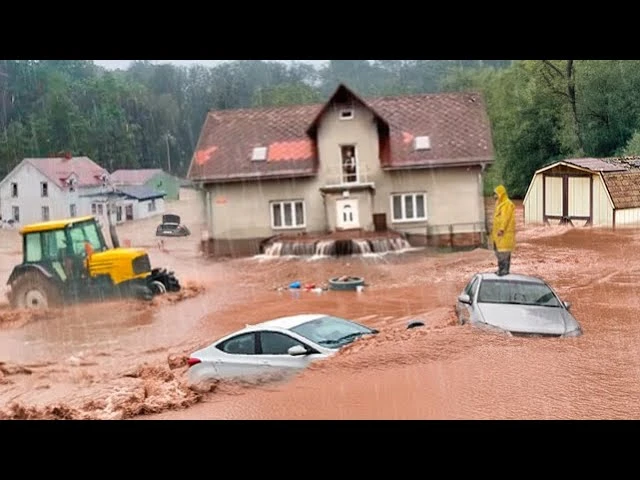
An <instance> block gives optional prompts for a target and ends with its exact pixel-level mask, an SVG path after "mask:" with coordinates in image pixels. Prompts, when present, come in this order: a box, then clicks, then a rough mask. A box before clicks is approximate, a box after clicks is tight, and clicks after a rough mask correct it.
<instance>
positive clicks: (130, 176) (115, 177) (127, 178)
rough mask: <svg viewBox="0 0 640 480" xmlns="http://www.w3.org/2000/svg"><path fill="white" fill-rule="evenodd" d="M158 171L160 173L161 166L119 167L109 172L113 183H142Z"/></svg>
mask: <svg viewBox="0 0 640 480" xmlns="http://www.w3.org/2000/svg"><path fill="white" fill-rule="evenodd" d="M158 173H162V169H161V168H143V169H138V170H127V169H120V170H116V171H115V172H113V173H112V174H111V182H112V183H113V184H114V185H144V184H145V183H147V182H148V181H149V180H151V178H152V177H153V176H154V175H157V174H158Z"/></svg>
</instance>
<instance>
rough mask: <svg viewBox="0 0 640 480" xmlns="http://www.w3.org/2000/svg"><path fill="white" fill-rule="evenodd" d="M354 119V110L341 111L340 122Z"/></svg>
mask: <svg viewBox="0 0 640 480" xmlns="http://www.w3.org/2000/svg"><path fill="white" fill-rule="evenodd" d="M352 118H353V109H351V108H345V109H343V110H340V120H351V119H352Z"/></svg>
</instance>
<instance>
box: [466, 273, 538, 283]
mask: <svg viewBox="0 0 640 480" xmlns="http://www.w3.org/2000/svg"><path fill="white" fill-rule="evenodd" d="M478 275H479V276H480V279H481V280H501V281H503V282H509V281H514V282H531V283H542V284H546V282H545V281H544V280H542V279H541V278H538V277H534V276H532V275H522V274H518V273H510V274H508V275H497V274H495V273H493V272H491V273H480V274H478Z"/></svg>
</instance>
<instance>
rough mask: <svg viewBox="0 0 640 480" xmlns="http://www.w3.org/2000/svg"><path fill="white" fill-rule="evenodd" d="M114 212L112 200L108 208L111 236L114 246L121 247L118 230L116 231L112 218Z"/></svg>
mask: <svg viewBox="0 0 640 480" xmlns="http://www.w3.org/2000/svg"><path fill="white" fill-rule="evenodd" d="M112 212H113V205H112V204H111V202H109V203H108V208H107V220H108V221H109V235H110V236H111V243H112V244H113V248H120V239H119V238H118V232H117V231H116V226H115V225H114V224H113V219H112V218H111V214H112Z"/></svg>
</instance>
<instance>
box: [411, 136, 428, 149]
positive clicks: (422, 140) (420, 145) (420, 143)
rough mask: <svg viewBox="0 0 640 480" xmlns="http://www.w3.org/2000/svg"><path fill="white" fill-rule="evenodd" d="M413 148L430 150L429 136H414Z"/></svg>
mask: <svg viewBox="0 0 640 480" xmlns="http://www.w3.org/2000/svg"><path fill="white" fill-rule="evenodd" d="M413 149H414V150H431V138H429V137H426V136H424V137H416V138H415V140H414V141H413Z"/></svg>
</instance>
